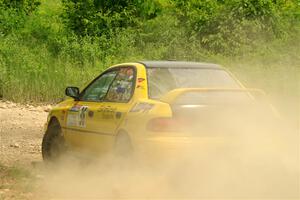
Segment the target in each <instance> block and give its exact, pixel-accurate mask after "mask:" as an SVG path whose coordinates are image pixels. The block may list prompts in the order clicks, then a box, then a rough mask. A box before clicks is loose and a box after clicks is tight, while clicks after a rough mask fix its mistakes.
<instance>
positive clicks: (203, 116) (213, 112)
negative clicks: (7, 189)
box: [40, 92, 300, 199]
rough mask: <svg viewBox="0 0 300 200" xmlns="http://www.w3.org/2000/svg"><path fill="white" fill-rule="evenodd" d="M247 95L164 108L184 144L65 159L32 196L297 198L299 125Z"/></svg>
mask: <svg viewBox="0 0 300 200" xmlns="http://www.w3.org/2000/svg"><path fill="white" fill-rule="evenodd" d="M246 93H247V95H249V93H248V92H246ZM250 93H251V92H250ZM239 94H240V93H239ZM243 94H245V92H243ZM291 94H293V93H291ZM222 95H224V94H222ZM230 95H231V96H232V95H235V94H230ZM251 95H252V94H251ZM252 96H253V97H254V98H255V100H254V101H251V103H250V102H248V100H249V99H247V101H244V100H243V98H240V102H234V104H230V103H227V104H222V103H220V102H222V101H220V102H214V105H212V106H208V107H205V108H203V107H199V108H192V109H184V108H182V104H180V105H179V106H177V105H175V104H174V105H171V106H173V107H172V109H173V112H174V113H173V114H174V117H175V118H180V119H182V118H185V119H187V120H186V121H187V122H188V124H187V125H186V130H185V131H186V132H189V134H188V135H184V136H176V139H178V138H179V139H180V138H181V139H182V140H186V141H189V142H186V143H185V145H182V146H181V147H180V149H176V151H175V152H173V153H172V155H171V156H169V157H166V158H164V159H160V160H155V161H153V162H152V161H151V162H150V161H149V160H148V158H147V156H145V155H138V156H131V157H129V158H128V157H126V158H120V157H115V156H113V155H106V156H103V157H101V158H99V159H92V160H78V159H75V158H72V156H67V157H66V158H65V159H64V161H63V162H61V163H59V165H56V166H48V167H46V169H45V171H44V174H45V178H44V180H43V183H42V184H41V188H40V192H41V193H42V194H43V195H42V196H46V197H49V198H53V199H63V198H67V199H98V198H99V199H210V198H215V199H233V198H234V199H299V187H300V186H299V123H298V122H299V121H298V119H296V118H294V119H293V120H291V119H290V118H289V117H286V116H287V115H283V116H282V115H281V113H280V110H284V106H283V107H281V108H279V109H278V106H277V107H276V106H272V105H271V103H272V99H268V100H266V99H267V97H265V96H259V97H257V96H256V95H255V94H253V95H252ZM278 96H280V95H278ZM206 97H207V96H206ZM193 98H197V95H194V96H193ZM224 98H227V97H225V96H224ZM295 98H296V97H295ZM297 98H298V97H297ZM221 100H222V99H221ZM228 101H230V99H228ZM228 101H226V102H228ZM280 101H281V102H284V98H283V99H280ZM223 102H224V101H223ZM253 102H254V103H253ZM290 104H291V102H289V101H287V102H284V103H283V104H282V105H288V106H289V107H290V106H291V105H290ZM216 105H217V106H216ZM176 106H177V107H176ZM294 106H295V107H294V108H295V109H294V112H298V111H297V110H298V109H299V107H298V106H299V104H298V102H297V101H295V102H294ZM288 116H290V115H288ZM292 116H296V117H298V116H297V115H295V114H293V115H292ZM199 121H201V122H202V123H199ZM174 137H175V136H174ZM174 137H172V136H170V138H173V139H174ZM189 138H190V139H191V140H189ZM162 153H163V152H162Z"/></svg>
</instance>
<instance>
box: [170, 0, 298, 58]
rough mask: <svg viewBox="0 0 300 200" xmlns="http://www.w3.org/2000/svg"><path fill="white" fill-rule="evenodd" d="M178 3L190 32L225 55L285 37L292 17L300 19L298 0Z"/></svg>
mask: <svg viewBox="0 0 300 200" xmlns="http://www.w3.org/2000/svg"><path fill="white" fill-rule="evenodd" d="M174 6H175V10H176V11H177V12H178V13H179V19H180V21H181V25H182V26H184V27H185V29H186V30H187V32H188V34H189V35H190V36H191V37H196V38H198V40H199V42H200V43H201V45H202V46H203V47H204V48H206V49H208V50H209V51H211V52H213V53H218V54H223V55H237V54H239V53H240V50H241V49H244V48H251V47H252V48H253V49H254V48H256V47H257V46H256V45H257V44H258V45H259V44H261V43H264V42H269V41H272V40H274V39H277V38H279V39H280V38H284V37H286V36H288V35H289V34H290V33H292V32H293V31H291V29H293V28H294V26H293V23H291V21H294V22H295V21H296V20H295V19H296V18H298V19H299V5H298V4H297V3H296V2H295V1H283V0H277V1H274V0H234V1H220V0H212V1H210V0H183V1H181V0H174ZM296 10H298V12H295V11H296ZM287 27H288V29H287Z"/></svg>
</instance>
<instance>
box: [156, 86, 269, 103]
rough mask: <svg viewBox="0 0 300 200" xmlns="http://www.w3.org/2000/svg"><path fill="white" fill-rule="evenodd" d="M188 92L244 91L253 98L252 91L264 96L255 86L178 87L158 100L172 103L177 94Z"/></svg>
mask: <svg viewBox="0 0 300 200" xmlns="http://www.w3.org/2000/svg"><path fill="white" fill-rule="evenodd" d="M189 92H246V93H248V94H249V96H250V97H251V98H253V99H254V96H253V95H252V94H253V93H255V94H256V95H258V96H266V94H265V92H264V91H263V90H261V89H256V88H178V89H174V90H171V91H170V92H168V93H167V94H165V95H164V96H163V97H162V98H161V99H160V101H162V102H166V103H172V102H174V101H175V100H176V98H177V97H178V96H180V95H183V94H185V93H189Z"/></svg>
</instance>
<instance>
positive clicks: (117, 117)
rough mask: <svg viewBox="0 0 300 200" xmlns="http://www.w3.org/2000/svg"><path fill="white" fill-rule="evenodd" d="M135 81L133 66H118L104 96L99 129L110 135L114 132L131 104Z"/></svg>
mask: <svg viewBox="0 0 300 200" xmlns="http://www.w3.org/2000/svg"><path fill="white" fill-rule="evenodd" d="M135 82H136V69H135V67H132V66H124V67H120V70H119V72H118V75H117V76H116V78H115V79H114V81H113V82H112V84H111V86H110V88H109V90H108V92H107V95H106V96H105V98H104V101H103V109H102V110H101V112H102V116H103V118H102V123H98V126H99V129H101V130H103V131H104V132H106V133H108V134H111V135H115V134H116V131H117V129H118V127H119V125H120V124H121V122H122V121H123V120H124V119H125V117H126V114H127V112H128V111H129V110H130V109H131V107H132V106H133V102H134V100H133V94H134V88H135Z"/></svg>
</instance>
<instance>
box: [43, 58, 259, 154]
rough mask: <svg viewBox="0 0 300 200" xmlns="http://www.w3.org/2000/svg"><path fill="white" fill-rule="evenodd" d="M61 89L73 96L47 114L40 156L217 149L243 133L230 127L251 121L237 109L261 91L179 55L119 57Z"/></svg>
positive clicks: (218, 68)
mask: <svg viewBox="0 0 300 200" xmlns="http://www.w3.org/2000/svg"><path fill="white" fill-rule="evenodd" d="M65 93H66V95H67V96H69V97H71V98H67V99H66V100H65V101H63V102H61V103H59V104H58V105H57V106H56V107H54V108H53V109H52V111H51V112H50V113H49V116H48V120H47V124H46V132H45V135H44V138H43V142H42V155H43V158H44V160H53V159H56V158H58V157H59V156H60V155H61V154H62V152H64V151H65V149H66V148H68V149H70V150H72V151H79V152H87V153H91V154H96V155H99V154H104V153H107V152H115V153H118V154H129V153H132V152H139V153H143V154H144V155H148V156H163V155H168V153H169V152H172V151H178V152H181V153H184V152H185V151H184V150H185V149H187V148H188V147H192V146H198V147H199V146H200V147H203V148H204V147H208V148H215V146H216V145H217V144H223V143H224V141H225V140H227V139H226V138H228V137H227V136H228V135H234V134H235V133H237V132H240V130H237V129H234V128H232V127H236V125H237V124H243V122H247V123H248V122H249V121H250V118H246V117H241V114H242V115H244V114H245V112H250V111H251V112H252V111H253V105H254V104H255V103H254V102H256V99H257V98H259V97H260V96H262V92H261V91H260V90H256V89H246V88H245V87H243V86H242V85H241V83H239V81H238V80H236V79H235V78H234V77H233V76H232V74H230V73H229V72H228V71H226V70H225V69H224V68H222V67H221V66H219V65H216V64H208V63H198V62H179V61H145V62H136V63H124V64H118V65H115V66H112V67H110V68H108V69H107V70H106V71H104V72H103V73H102V74H101V75H100V76H98V77H97V78H95V79H94V80H93V81H92V82H91V83H90V84H89V85H88V86H87V87H86V88H85V89H83V90H82V91H79V89H78V88H77V87H68V88H66V91H65ZM245 105H246V106H245ZM245 108H246V109H245ZM232 116H234V119H232V118H231V117H232ZM244 116H245V115H244ZM254 118H257V116H256V117H254ZM251 120H253V118H251ZM230 125H233V126H232V127H231V126H230ZM243 127H244V126H243ZM224 135H226V137H224ZM225 143H228V142H227V141H225ZM211 144H213V145H211Z"/></svg>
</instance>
